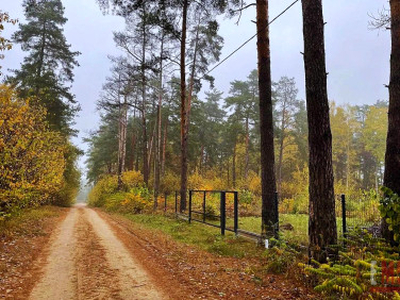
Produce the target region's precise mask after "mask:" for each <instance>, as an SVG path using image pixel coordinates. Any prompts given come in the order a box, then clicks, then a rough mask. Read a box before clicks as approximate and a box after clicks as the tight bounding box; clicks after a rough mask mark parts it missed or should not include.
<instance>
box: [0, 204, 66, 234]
mask: <svg viewBox="0 0 400 300" xmlns="http://www.w3.org/2000/svg"><path fill="white" fill-rule="evenodd" d="M60 210H61V208H58V207H54V206H41V207H37V208H31V209H26V210H22V211H19V212H18V213H16V214H15V216H14V217H13V218H10V219H6V220H3V221H0V237H8V236H13V235H20V234H33V235H38V234H41V226H40V225H41V224H42V222H43V220H45V219H48V218H54V217H58V216H59V214H60Z"/></svg>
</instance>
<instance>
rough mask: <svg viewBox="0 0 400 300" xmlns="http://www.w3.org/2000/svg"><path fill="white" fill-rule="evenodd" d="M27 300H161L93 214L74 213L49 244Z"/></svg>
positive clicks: (87, 211) (82, 209) (87, 210)
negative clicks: (41, 274) (35, 282)
mask: <svg viewBox="0 0 400 300" xmlns="http://www.w3.org/2000/svg"><path fill="white" fill-rule="evenodd" d="M49 253H50V254H49V256H48V257H47V261H46V264H45V267H44V274H43V276H42V278H40V280H39V281H38V282H37V284H36V286H35V287H34V289H33V291H32V293H31V295H30V299H35V300H36V299H162V298H165V297H163V296H162V294H161V292H159V291H158V290H157V288H156V287H155V285H154V284H153V283H152V282H151V280H150V279H149V276H148V274H147V273H146V272H145V271H144V270H143V268H142V267H141V266H140V265H139V263H138V262H137V261H136V260H135V258H133V257H132V255H131V253H130V252H129V251H128V250H127V249H126V247H125V246H124V245H123V243H122V242H121V241H120V240H119V239H118V238H117V237H116V236H115V234H114V232H113V231H112V230H111V228H110V226H109V225H108V224H107V223H106V221H104V220H103V219H102V218H101V217H100V216H99V215H98V214H97V213H96V212H95V211H93V210H92V209H90V208H86V207H84V206H82V205H80V206H77V207H74V208H72V209H71V211H70V212H69V214H68V216H67V217H66V219H65V220H64V221H63V222H62V223H61V225H60V227H59V229H58V230H57V231H56V232H55V233H54V236H53V237H52V239H51V242H50V248H49Z"/></svg>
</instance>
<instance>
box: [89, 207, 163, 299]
mask: <svg viewBox="0 0 400 300" xmlns="http://www.w3.org/2000/svg"><path fill="white" fill-rule="evenodd" d="M84 211H85V214H86V217H87V219H88V220H89V222H90V223H91V225H92V227H93V229H94V231H95V232H96V234H97V235H98V236H99V237H100V240H101V244H102V246H103V247H104V249H106V257H107V260H108V261H109V263H110V265H111V266H112V268H115V271H116V276H117V278H118V280H119V283H120V288H121V292H120V296H121V297H122V298H123V299H151V300H156V299H163V298H165V297H163V295H162V294H161V293H160V292H159V291H157V289H156V288H155V286H154V285H153V283H152V282H151V281H150V279H149V277H148V276H147V274H146V272H145V271H144V270H143V269H142V268H141V267H140V265H139V264H138V262H136V261H135V260H134V259H133V258H132V256H131V255H130V253H129V251H128V250H127V249H126V248H125V246H124V245H123V244H122V242H121V241H120V240H119V239H118V238H117V237H116V236H115V234H114V233H113V231H112V230H111V228H110V226H109V225H108V224H107V223H106V221H104V220H103V219H102V218H101V217H100V216H99V215H98V214H97V213H96V212H95V211H94V210H92V209H85V210H84Z"/></svg>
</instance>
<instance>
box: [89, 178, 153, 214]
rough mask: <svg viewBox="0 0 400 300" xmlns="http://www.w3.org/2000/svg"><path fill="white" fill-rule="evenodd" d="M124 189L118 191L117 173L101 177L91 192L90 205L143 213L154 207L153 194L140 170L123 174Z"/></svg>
mask: <svg viewBox="0 0 400 300" xmlns="http://www.w3.org/2000/svg"><path fill="white" fill-rule="evenodd" d="M122 181H123V189H122V190H121V191H118V179H117V176H116V175H113V176H105V177H103V178H102V179H100V180H99V181H98V182H97V183H96V185H95V186H94V187H93V189H92V190H91V191H90V193H89V196H88V198H89V205H91V206H95V207H104V208H106V209H107V210H110V211H119V212H131V213H141V212H143V211H145V210H148V209H150V208H151V207H152V195H151V194H150V191H149V190H148V189H147V188H146V187H145V186H144V182H143V176H142V174H141V173H140V172H136V171H129V172H124V173H123V174H122Z"/></svg>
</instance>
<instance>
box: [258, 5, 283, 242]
mask: <svg viewBox="0 0 400 300" xmlns="http://www.w3.org/2000/svg"><path fill="white" fill-rule="evenodd" d="M257 32H258V34H257V53H258V73H259V77H258V86H259V90H260V93H259V94H260V129H261V190H262V225H261V230H262V234H263V235H264V236H266V235H268V236H277V233H278V224H279V222H278V221H279V217H278V207H277V206H278V203H277V202H276V201H275V192H276V181H275V158H274V126H273V118H272V93H271V58H270V48H269V28H268V1H267V0H257Z"/></svg>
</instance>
